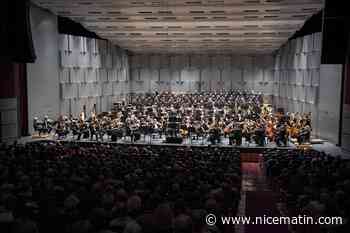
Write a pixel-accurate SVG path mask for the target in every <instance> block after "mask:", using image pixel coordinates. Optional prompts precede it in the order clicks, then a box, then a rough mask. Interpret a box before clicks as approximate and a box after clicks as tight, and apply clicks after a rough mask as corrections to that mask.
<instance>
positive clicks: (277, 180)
mask: <svg viewBox="0 0 350 233" xmlns="http://www.w3.org/2000/svg"><path fill="white" fill-rule="evenodd" d="M264 161H265V168H266V172H267V176H268V177H269V178H270V180H271V181H272V183H273V184H277V185H276V186H277V187H278V189H279V190H280V191H281V192H282V194H283V195H282V196H283V199H284V201H285V203H286V204H287V209H288V210H289V211H290V212H291V213H293V216H296V215H298V214H301V215H304V214H305V215H311V216H330V217H332V216H340V217H343V220H344V222H345V224H344V225H343V226H324V228H325V229H323V230H324V232H337V233H338V232H349V225H348V219H349V216H350V197H349V195H348V194H349V193H350V160H344V159H341V158H339V157H333V156H330V155H327V154H325V153H321V152H317V151H314V150H306V151H304V150H278V149H271V150H267V151H266V152H265V154H264ZM330 227H331V228H332V227H333V228H332V230H330Z"/></svg>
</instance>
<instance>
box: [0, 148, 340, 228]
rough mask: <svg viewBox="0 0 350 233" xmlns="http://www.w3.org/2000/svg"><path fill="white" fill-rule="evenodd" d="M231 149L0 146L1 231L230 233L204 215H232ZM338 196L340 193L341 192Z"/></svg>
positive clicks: (235, 159) (234, 178) (235, 186)
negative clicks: (206, 221) (207, 224)
mask: <svg viewBox="0 0 350 233" xmlns="http://www.w3.org/2000/svg"><path fill="white" fill-rule="evenodd" d="M240 185H241V173H240V157H239V152H238V151H236V150H234V149H232V148H212V147H176V146H136V145H130V146H128V145H103V144H75V143H72V142H71V143H66V144H59V143H56V142H55V143H54V142H37V143H30V144H26V145H12V146H2V147H1V149H0V227H1V228H0V229H1V232H2V233H7V232H11V233H37V232H45V233H48V232H50V233H56V232H57V233H90V232H91V233H107V232H116V233H118V232H124V233H140V232H144V233H147V232H149V233H165V232H169V233H170V232H174V233H187V232H198V233H200V232H232V228H229V229H225V228H224V227H223V226H221V225H218V226H217V227H210V228H209V227H207V226H206V225H205V215H206V214H208V213H209V212H210V213H216V214H223V215H224V214H226V215H235V214H236V211H237V206H238V201H239V199H240ZM340 196H341V195H340Z"/></svg>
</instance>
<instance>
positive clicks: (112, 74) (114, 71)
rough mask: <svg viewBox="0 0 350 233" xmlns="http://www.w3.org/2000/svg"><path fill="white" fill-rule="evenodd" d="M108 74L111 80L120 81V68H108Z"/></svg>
mask: <svg viewBox="0 0 350 233" xmlns="http://www.w3.org/2000/svg"><path fill="white" fill-rule="evenodd" d="M107 76H108V81H109V82H115V81H118V70H117V69H111V70H107Z"/></svg>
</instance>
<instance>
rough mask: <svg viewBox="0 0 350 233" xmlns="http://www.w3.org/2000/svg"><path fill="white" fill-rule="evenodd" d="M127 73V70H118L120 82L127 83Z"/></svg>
mask: <svg viewBox="0 0 350 233" xmlns="http://www.w3.org/2000/svg"><path fill="white" fill-rule="evenodd" d="M127 79H128V77H127V71H126V69H120V70H118V81H121V82H125V81H127Z"/></svg>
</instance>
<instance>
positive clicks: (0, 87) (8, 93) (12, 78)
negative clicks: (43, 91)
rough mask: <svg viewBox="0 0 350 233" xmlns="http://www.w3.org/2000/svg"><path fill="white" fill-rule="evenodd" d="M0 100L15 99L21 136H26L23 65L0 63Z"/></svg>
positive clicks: (25, 89) (25, 83)
mask: <svg viewBox="0 0 350 233" xmlns="http://www.w3.org/2000/svg"><path fill="white" fill-rule="evenodd" d="M0 74H1V75H0V98H1V99H6V98H17V99H18V101H19V106H18V110H19V125H20V128H21V135H22V136H25V135H28V96H27V71H26V64H24V63H0Z"/></svg>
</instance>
